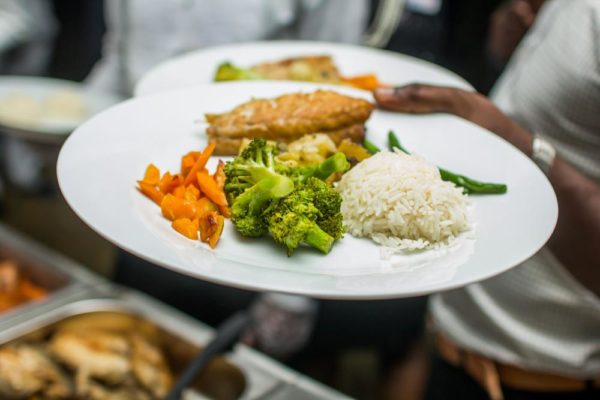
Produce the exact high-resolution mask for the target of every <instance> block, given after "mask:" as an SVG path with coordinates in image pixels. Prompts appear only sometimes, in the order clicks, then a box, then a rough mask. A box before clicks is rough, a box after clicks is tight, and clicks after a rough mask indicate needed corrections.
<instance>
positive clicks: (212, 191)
mask: <svg viewBox="0 0 600 400" xmlns="http://www.w3.org/2000/svg"><path fill="white" fill-rule="evenodd" d="M196 177H197V179H198V185H199V186H200V190H201V191H202V193H204V194H205V195H206V197H208V198H209V199H211V200H212V201H213V202H214V203H215V204H216V205H218V206H226V205H227V198H226V197H225V192H223V190H222V189H220V188H219V186H217V183H216V182H215V180H214V179H213V177H212V176H210V175H208V174H203V173H198V174H197V175H196Z"/></svg>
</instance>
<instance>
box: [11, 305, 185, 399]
mask: <svg viewBox="0 0 600 400" xmlns="http://www.w3.org/2000/svg"><path fill="white" fill-rule="evenodd" d="M138 328H139V329H138ZM46 351H47V353H46ZM63 368H64V370H63ZM68 372H70V374H69V373H68ZM69 375H71V376H72V378H70V377H69ZM172 384H173V375H172V372H171V369H170V367H169V364H168V362H167V359H166V358H165V355H164V353H163V351H162V349H161V346H160V338H159V335H158V331H157V330H156V328H155V327H154V326H152V325H150V324H149V323H147V322H145V321H142V320H139V319H137V318H134V317H128V316H125V315H119V314H116V313H98V314H96V315H86V316H82V317H74V318H72V319H69V320H67V321H65V322H64V323H60V324H58V326H57V327H56V329H55V330H54V332H53V333H52V335H51V336H50V338H49V340H48V342H42V343H39V344H35V345H31V344H15V345H8V346H5V347H2V348H0V398H1V399H5V398H8V399H29V400H62V399H66V400H75V399H82V400H83V399H85V400H158V399H163V398H164V397H165V395H166V394H167V393H168V391H169V389H170V388H171V386H172Z"/></svg>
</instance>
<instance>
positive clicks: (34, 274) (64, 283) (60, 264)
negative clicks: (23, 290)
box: [0, 224, 107, 329]
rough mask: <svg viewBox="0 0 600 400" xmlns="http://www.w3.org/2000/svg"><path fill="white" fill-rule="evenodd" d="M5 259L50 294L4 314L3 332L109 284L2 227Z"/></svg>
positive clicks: (0, 252) (1, 251)
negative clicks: (41, 312)
mask: <svg viewBox="0 0 600 400" xmlns="http://www.w3.org/2000/svg"><path fill="white" fill-rule="evenodd" d="M5 259H8V260H12V261H14V262H15V263H16V264H17V265H18V267H19V268H20V269H21V270H22V271H24V272H25V275H26V276H27V277H28V278H30V279H31V280H32V281H33V282H34V283H35V284H37V285H39V286H41V287H43V288H44V289H46V290H47V291H48V296H46V297H45V298H44V299H40V300H38V301H33V302H28V303H24V304H21V305H19V306H16V307H14V308H12V309H10V310H7V311H5V312H3V313H0V329H2V326H4V325H6V324H7V323H9V321H10V322H11V323H17V322H18V320H21V319H24V318H28V316H30V315H31V313H33V312H36V310H37V309H39V308H44V309H45V308H46V307H53V306H56V305H58V304H60V303H64V302H67V301H69V300H70V299H71V298H72V297H73V296H75V295H76V294H78V293H80V292H82V291H85V290H86V288H89V287H91V286H98V285H105V284H107V281H106V280H104V279H103V278H101V277H99V276H96V275H94V274H92V273H90V272H87V271H86V270H85V269H83V268H82V267H80V266H79V265H78V264H76V263H74V262H73V261H71V260H69V259H67V258H65V257H63V256H61V255H59V254H57V253H55V252H53V251H51V250H49V249H47V248H45V247H43V246H41V245H40V244H38V243H36V242H34V241H32V240H30V239H27V238H25V237H24V236H23V235H21V234H19V233H17V232H15V231H14V230H12V229H10V228H8V227H6V226H4V225H2V224H0V260H5ZM38 312H39V311H38Z"/></svg>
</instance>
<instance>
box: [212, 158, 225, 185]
mask: <svg viewBox="0 0 600 400" xmlns="http://www.w3.org/2000/svg"><path fill="white" fill-rule="evenodd" d="M213 178H214V180H215V183H216V184H217V186H218V187H219V189H221V190H223V187H224V186H225V163H224V162H223V160H219V165H217V170H216V171H215V174H214V175H213Z"/></svg>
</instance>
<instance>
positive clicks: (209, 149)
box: [183, 143, 215, 186]
mask: <svg viewBox="0 0 600 400" xmlns="http://www.w3.org/2000/svg"><path fill="white" fill-rule="evenodd" d="M213 151H215V144H214V143H209V144H208V146H206V148H205V149H204V151H203V152H202V154H201V155H200V157H198V159H197V160H196V163H195V164H194V166H193V167H192V168H191V169H190V171H189V172H188V174H187V175H186V177H185V180H184V181H183V184H184V185H185V186H187V185H189V184H190V183H192V182H194V180H195V179H196V175H197V174H198V172H200V171H202V169H203V168H204V167H205V166H206V163H207V162H208V159H209V158H210V156H211V155H212V153H213Z"/></svg>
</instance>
